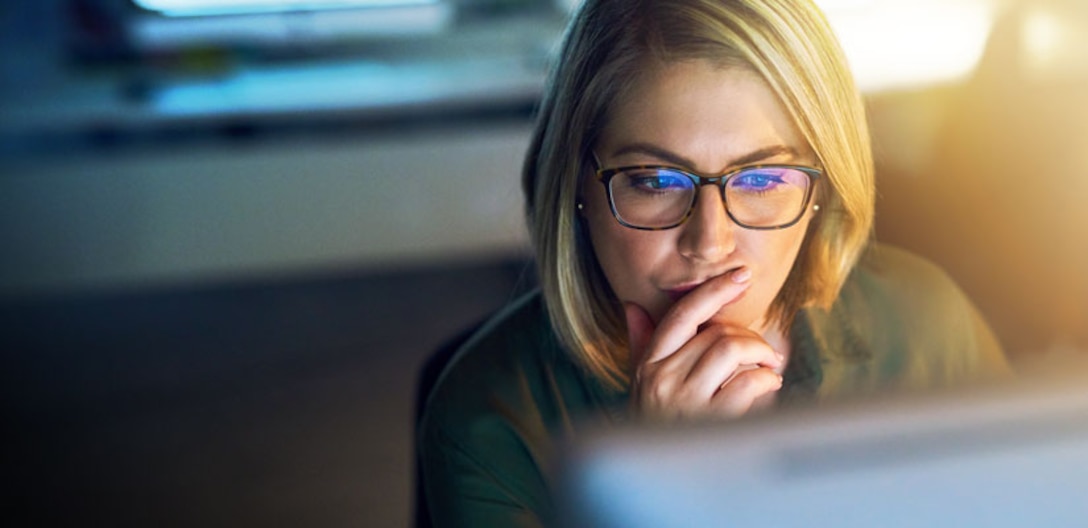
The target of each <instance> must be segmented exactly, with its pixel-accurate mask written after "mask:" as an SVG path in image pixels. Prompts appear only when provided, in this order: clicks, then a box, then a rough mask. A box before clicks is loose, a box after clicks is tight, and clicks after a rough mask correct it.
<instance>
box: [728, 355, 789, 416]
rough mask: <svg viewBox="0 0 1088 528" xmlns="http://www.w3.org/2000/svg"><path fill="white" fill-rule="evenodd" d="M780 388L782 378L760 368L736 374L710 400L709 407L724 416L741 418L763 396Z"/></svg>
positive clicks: (769, 370)
mask: <svg viewBox="0 0 1088 528" xmlns="http://www.w3.org/2000/svg"><path fill="white" fill-rule="evenodd" d="M781 388H782V376H779V375H778V373H776V372H775V371H773V370H771V369H769V368H766V367H760V368H755V369H751V370H746V371H744V372H740V373H738V374H737V375H736V376H734V377H733V379H732V380H730V381H729V382H728V383H726V384H725V385H724V386H723V387H722V388H721V390H719V391H718V393H717V394H715V395H714V397H713V398H711V405H712V406H713V407H714V408H715V409H716V410H717V411H718V412H720V413H722V414H724V415H726V416H741V415H743V414H744V413H746V412H748V409H750V408H751V407H752V403H753V402H755V401H756V399H757V398H759V397H760V396H763V395H764V394H769V393H771V392H774V391H777V390H778V389H781Z"/></svg>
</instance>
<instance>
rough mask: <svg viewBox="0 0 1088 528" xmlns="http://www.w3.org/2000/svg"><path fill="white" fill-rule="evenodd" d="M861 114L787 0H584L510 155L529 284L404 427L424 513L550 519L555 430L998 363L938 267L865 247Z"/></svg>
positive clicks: (827, 41)
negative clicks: (533, 283)
mask: <svg viewBox="0 0 1088 528" xmlns="http://www.w3.org/2000/svg"><path fill="white" fill-rule="evenodd" d="M872 173H873V169H872V158H871V153H870V146H869V139H868V130H867V127H866V123H865V116H864V110H863V106H862V102H861V100H860V97H859V95H858V92H857V89H856V87H855V86H854V84H853V81H852V77H851V75H850V73H849V71H848V70H847V68H846V63H845V60H844V58H843V56H842V53H841V51H840V50H839V48H838V45H837V43H836V42H835V40H834V37H833V35H832V33H831V31H830V29H829V28H828V25H827V22H826V20H825V19H824V17H823V15H822V14H821V13H820V12H819V11H818V10H817V9H816V8H815V7H814V6H813V5H812V4H811V2H808V1H798V0H657V1H653V0H642V1H638V0H599V1H594V0H589V1H587V2H586V3H585V4H584V5H583V7H582V9H581V10H580V11H579V12H578V13H577V15H576V16H575V18H574V20H573V22H572V25H571V27H570V29H569V31H568V34H567V36H566V38H565V41H564V45H563V48H562V53H561V56H560V60H559V63H558V65H557V68H556V70H555V71H554V72H553V76H552V78H551V80H550V84H549V87H548V89H547V93H546V95H545V99H544V101H543V104H542V107H541V110H540V115H539V120H538V124H537V128H536V133H535V136H534V138H533V142H532V144H531V146H530V149H529V153H528V156H527V160H526V163H525V169H524V175H523V177H524V181H523V183H524V191H525V196H526V202H527V211H528V219H529V225H530V229H531V232H532V239H533V243H534V245H535V249H536V258H537V263H538V268H539V272H540V282H541V292H539V293H537V294H533V295H530V296H529V297H527V298H525V299H522V300H521V301H520V302H518V303H515V304H514V305H513V306H511V307H509V308H507V309H506V310H504V311H503V312H502V313H500V314H499V315H498V316H496V317H495V318H494V319H492V320H491V321H490V322H489V323H487V324H486V325H485V326H484V328H482V329H481V330H480V331H479V332H478V333H477V334H476V335H475V336H474V337H473V338H472V339H471V340H470V341H469V342H468V343H467V344H466V345H465V346H464V347H463V348H462V350H461V351H460V352H459V354H458V356H457V358H456V359H455V360H454V362H453V364H452V365H451V366H450V367H449V368H448V369H447V371H446V372H445V373H444V375H443V376H442V378H441V380H440V382H439V384H438V386H437V387H436V388H435V390H434V391H433V392H432V394H431V398H430V399H429V401H428V405H427V411H426V413H425V415H424V417H423V420H422V422H421V424H420V427H421V429H420V432H421V434H420V453H421V464H422V468H423V473H424V484H425V488H426V495H427V502H428V506H429V509H430V511H431V515H432V516H433V518H434V519H435V521H436V524H439V525H441V524H444V523H449V524H452V525H459V526H504V525H537V524H541V523H543V524H547V523H548V522H549V521H551V520H553V518H552V515H553V504H552V502H551V500H552V499H551V496H552V495H551V491H550V489H549V486H550V483H551V481H552V480H551V479H552V474H551V470H552V468H551V464H552V461H553V457H554V446H555V441H556V440H557V439H560V438H563V437H569V436H570V435H574V434H577V431H578V429H579V427H581V425H582V424H584V423H591V422H593V421H594V420H593V419H597V420H604V421H619V420H626V419H630V418H651V419H657V420H669V419H676V418H701V417H735V416H740V415H743V414H746V413H749V412H753V411H754V410H755V409H760V408H767V407H772V406H775V405H790V404H794V403H798V402H818V401H824V400H828V399H832V398H841V397H847V396H856V395H859V394H865V393H867V392H870V391H873V390H876V389H884V388H927V387H937V386H946V385H952V384H959V383H962V382H964V381H967V380H972V379H977V378H982V377H989V376H1001V375H1003V374H1005V373H1006V372H1007V367H1006V365H1005V362H1004V359H1003V357H1002V354H1001V351H1000V348H999V346H998V345H997V343H996V341H995V340H994V338H993V336H992V334H991V333H990V331H989V330H988V328H987V327H986V325H985V323H984V322H983V321H982V320H981V319H980V318H979V316H978V314H977V313H976V311H975V309H974V308H973V307H972V306H971V304H970V303H969V302H968V301H967V300H966V299H965V298H964V296H963V294H962V293H961V292H960V291H959V290H958V289H957V288H956V286H955V285H954V284H953V283H952V282H951V281H950V280H949V279H948V278H947V277H946V276H945V275H944V274H943V273H941V272H940V271H939V270H937V269H936V268H935V267H934V266H932V265H930V264H928V263H926V262H924V261H922V260H919V259H918V258H915V257H912V256H910V255H908V254H905V253H903V252H901V251H897V250H892V249H890V248H885V247H880V246H876V245H873V244H870V242H869V240H870V233H871V226H872V218H873V200H874V184H873V175H872Z"/></svg>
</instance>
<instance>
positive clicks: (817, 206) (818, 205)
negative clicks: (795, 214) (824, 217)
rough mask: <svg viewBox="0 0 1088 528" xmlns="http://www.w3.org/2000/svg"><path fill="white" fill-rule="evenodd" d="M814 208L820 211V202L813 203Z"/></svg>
mask: <svg viewBox="0 0 1088 528" xmlns="http://www.w3.org/2000/svg"><path fill="white" fill-rule="evenodd" d="M812 210H813V211H819V210H820V204H813V205H812Z"/></svg>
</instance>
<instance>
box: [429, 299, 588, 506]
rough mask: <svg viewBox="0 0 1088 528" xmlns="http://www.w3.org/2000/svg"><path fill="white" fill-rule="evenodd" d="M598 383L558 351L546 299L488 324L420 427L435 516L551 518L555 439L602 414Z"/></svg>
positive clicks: (442, 380)
mask: <svg viewBox="0 0 1088 528" xmlns="http://www.w3.org/2000/svg"><path fill="white" fill-rule="evenodd" d="M591 384H592V380H591V379H590V378H588V377H587V376H586V375H585V374H583V371H582V369H580V368H578V367H577V366H576V365H575V364H574V362H573V361H572V360H571V359H570V357H569V354H567V353H566V351H565V350H564V349H563V348H562V347H560V346H559V344H558V341H557V340H556V338H555V336H554V334H553V331H552V328H551V325H550V324H549V322H548V315H547V310H546V308H545V306H544V303H543V300H542V298H541V295H540V294H539V293H533V294H530V295H527V296H525V297H523V298H521V299H519V300H517V301H515V302H514V303H512V304H511V305H510V306H508V307H506V308H505V309H503V310H501V311H500V312H499V313H497V314H496V315H495V316H494V317H492V318H491V319H490V320H488V321H487V322H486V323H484V325H483V326H482V327H481V328H480V329H479V330H478V331H477V332H476V333H475V335H473V336H472V337H470V338H469V339H468V341H466V342H465V344H464V345H463V346H462V347H461V348H460V350H458V351H457V353H456V354H455V355H454V357H453V359H452V360H451V361H450V363H449V365H447V367H446V369H445V370H444V372H443V373H442V374H441V375H440V376H439V379H438V381H437V383H436V385H435V386H434V388H433V389H432V390H431V394H430V397H429V398H428V401H427V402H426V405H425V408H424V413H423V416H422V418H421V421H420V423H419V424H418V428H419V430H418V438H417V441H418V442H419V445H418V449H419V454H420V461H421V464H422V466H421V467H422V471H423V474H424V481H425V483H426V488H427V495H428V502H429V503H430V505H431V508H432V511H434V512H436V515H439V516H442V517H443V518H448V519H462V520H464V521H465V524H469V525H491V524H493V523H491V522H490V521H486V522H485V521H483V520H482V519H507V521H503V522H497V523H498V524H510V523H509V522H508V520H509V517H508V516H510V515H512V516H515V517H516V516H522V515H531V516H536V517H539V518H547V517H548V516H549V515H550V511H551V504H550V494H549V492H548V489H549V483H550V479H549V476H548V471H549V468H550V464H551V461H552V460H553V457H554V451H555V439H556V437H557V436H562V435H564V434H566V433H568V432H570V431H569V428H570V426H571V423H572V420H571V418H572V417H573V416H577V415H579V414H580V413H585V412H588V411H592V410H593V409H595V408H596V407H598V404H597V403H596V401H597V400H596V399H595V397H594V393H593V391H592V390H591V389H590V388H589V387H590V386H591ZM493 516H494V517H493Z"/></svg>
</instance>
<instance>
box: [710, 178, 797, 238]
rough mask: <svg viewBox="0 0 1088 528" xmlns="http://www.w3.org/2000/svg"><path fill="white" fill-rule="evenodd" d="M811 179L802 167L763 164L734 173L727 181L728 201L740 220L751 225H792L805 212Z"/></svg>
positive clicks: (734, 214) (726, 198) (726, 197)
mask: <svg viewBox="0 0 1088 528" xmlns="http://www.w3.org/2000/svg"><path fill="white" fill-rule="evenodd" d="M809 185H810V178H809V175H808V174H807V173H805V172H804V171H802V170H798V169H793V168H788V167H760V168H753V169H746V170H743V171H740V172H738V173H736V174H734V175H733V176H732V177H731V178H729V180H728V181H727V182H726V184H725V203H726V204H727V207H728V208H729V212H730V214H732V216H733V219H734V220H736V221H737V222H739V223H741V224H744V225H746V226H749V227H776V226H781V225H785V224H789V223H791V222H793V221H794V220H797V218H798V217H799V216H800V215H801V212H802V209H804V207H805V198H806V197H807V196H808V187H809Z"/></svg>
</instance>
